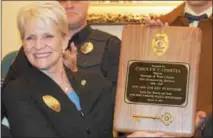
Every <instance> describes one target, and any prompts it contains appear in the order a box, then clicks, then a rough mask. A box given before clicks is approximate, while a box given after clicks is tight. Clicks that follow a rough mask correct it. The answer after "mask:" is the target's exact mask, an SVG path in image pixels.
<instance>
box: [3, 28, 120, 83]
mask: <svg viewBox="0 0 213 138" xmlns="http://www.w3.org/2000/svg"><path fill="white" fill-rule="evenodd" d="M71 42H74V44H75V46H76V47H77V49H78V57H77V64H78V69H79V70H89V71H95V72H98V73H101V74H102V75H103V76H104V77H105V78H107V79H108V80H109V81H111V82H112V83H113V84H115V85H116V82H117V74H118V63H119V56H120V45H121V42H120V40H119V39H118V38H117V37H115V36H113V35H110V34H108V33H105V32H102V31H100V30H96V29H92V28H91V27H90V26H89V25H87V26H86V27H85V28H83V29H82V30H81V31H80V32H78V33H77V34H75V35H74V36H73V37H72V39H71V40H70V41H69V43H71ZM88 44H90V46H91V45H92V48H91V49H87V48H88V47H87V45H88ZM83 46H84V50H82V47H83ZM68 48H69V47H68ZM85 51H86V53H85ZM28 68H31V65H30V64H29V62H28V61H27V59H26V56H25V55H24V51H23V48H21V49H20V51H19V53H18V55H17V57H16V59H15V61H14V62H13V64H12V66H11V67H10V69H9V71H8V74H7V76H6V78H5V80H4V84H3V87H4V86H5V85H7V84H8V83H9V82H10V81H11V80H14V79H16V78H17V77H19V76H21V75H22V74H25V73H26V72H27V70H28Z"/></svg>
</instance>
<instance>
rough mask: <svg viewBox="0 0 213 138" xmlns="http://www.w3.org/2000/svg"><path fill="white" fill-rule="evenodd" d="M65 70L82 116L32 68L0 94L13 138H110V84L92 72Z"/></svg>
mask: <svg viewBox="0 0 213 138" xmlns="http://www.w3.org/2000/svg"><path fill="white" fill-rule="evenodd" d="M65 70H66V73H67V76H68V78H69V81H70V82H71V84H72V87H73V88H74V90H75V91H76V93H77V95H78V96H79V98H80V104H81V107H82V112H83V113H84V115H85V117H82V116H81V114H80V113H79V112H78V111H77V110H76V108H75V105H74V104H73V103H72V102H71V101H70V100H69V98H68V97H67V96H66V94H65V93H64V92H63V91H62V90H61V88H60V87H59V86H58V85H56V83H55V82H54V81H53V80H52V79H50V78H49V77H48V76H47V75H45V74H44V73H42V72H41V71H39V70H37V69H36V68H34V67H33V68H31V69H29V72H28V73H26V74H25V75H24V76H21V77H19V78H18V79H16V80H14V81H12V82H11V83H9V84H8V85H7V86H6V87H5V89H4V91H3V94H2V96H3V97H2V100H3V103H4V105H5V109H6V112H7V117H8V120H9V123H10V126H11V133H12V136H21V137H57V136H58V137H88V136H89V137H107V138H109V137H112V123H113V110H114V97H115V93H114V92H113V91H112V90H111V83H110V82H108V81H107V80H106V79H104V78H103V77H102V76H101V75H100V74H97V73H95V72H94V73H92V72H77V73H72V72H71V71H69V69H67V68H65ZM82 80H86V83H84V84H85V85H83V84H82ZM46 95H49V96H51V97H54V98H55V99H57V100H58V101H59V103H60V107H61V111H59V112H57V111H55V110H53V109H51V108H49V107H48V106H47V104H45V102H44V100H43V96H46Z"/></svg>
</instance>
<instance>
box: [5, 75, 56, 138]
mask: <svg viewBox="0 0 213 138" xmlns="http://www.w3.org/2000/svg"><path fill="white" fill-rule="evenodd" d="M17 82H18V83H17ZM19 84H20V83H19V80H18V79H17V80H16V81H13V82H11V83H10V84H8V85H7V86H6V87H5V90H4V91H3V93H2V100H3V103H4V105H5V109H6V112H7V116H8V121H9V123H10V128H11V134H12V136H15V137H56V136H59V134H58V133H57V132H56V130H55V129H54V128H53V127H52V126H51V123H50V122H49V121H48V120H47V118H46V116H45V115H44V114H42V111H41V110H40V109H39V108H38V107H37V106H36V103H35V101H34V99H33V98H32V97H31V96H30V95H29V94H28V93H27V92H26V89H22V88H23V87H24V85H19Z"/></svg>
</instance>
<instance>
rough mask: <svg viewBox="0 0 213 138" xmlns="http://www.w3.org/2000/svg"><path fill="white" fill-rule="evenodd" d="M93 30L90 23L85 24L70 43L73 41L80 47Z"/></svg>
mask: <svg viewBox="0 0 213 138" xmlns="http://www.w3.org/2000/svg"><path fill="white" fill-rule="evenodd" d="M91 32H92V29H91V27H90V26H89V25H87V26H85V27H84V28H83V29H82V30H81V31H80V32H78V33H76V34H75V35H74V36H73V37H72V38H71V39H70V41H69V44H70V43H71V42H74V44H75V45H76V46H77V47H78V46H80V45H81V44H82V43H84V42H85V41H87V39H88V37H89V35H90V33H91Z"/></svg>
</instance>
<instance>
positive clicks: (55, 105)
mask: <svg viewBox="0 0 213 138" xmlns="http://www.w3.org/2000/svg"><path fill="white" fill-rule="evenodd" d="M42 99H43V101H44V103H45V104H46V105H47V106H48V107H49V108H51V109H52V110H54V111H56V112H60V111H61V105H60V103H59V101H58V100H57V99H56V98H54V97H53V96H51V95H45V96H43V97H42Z"/></svg>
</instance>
